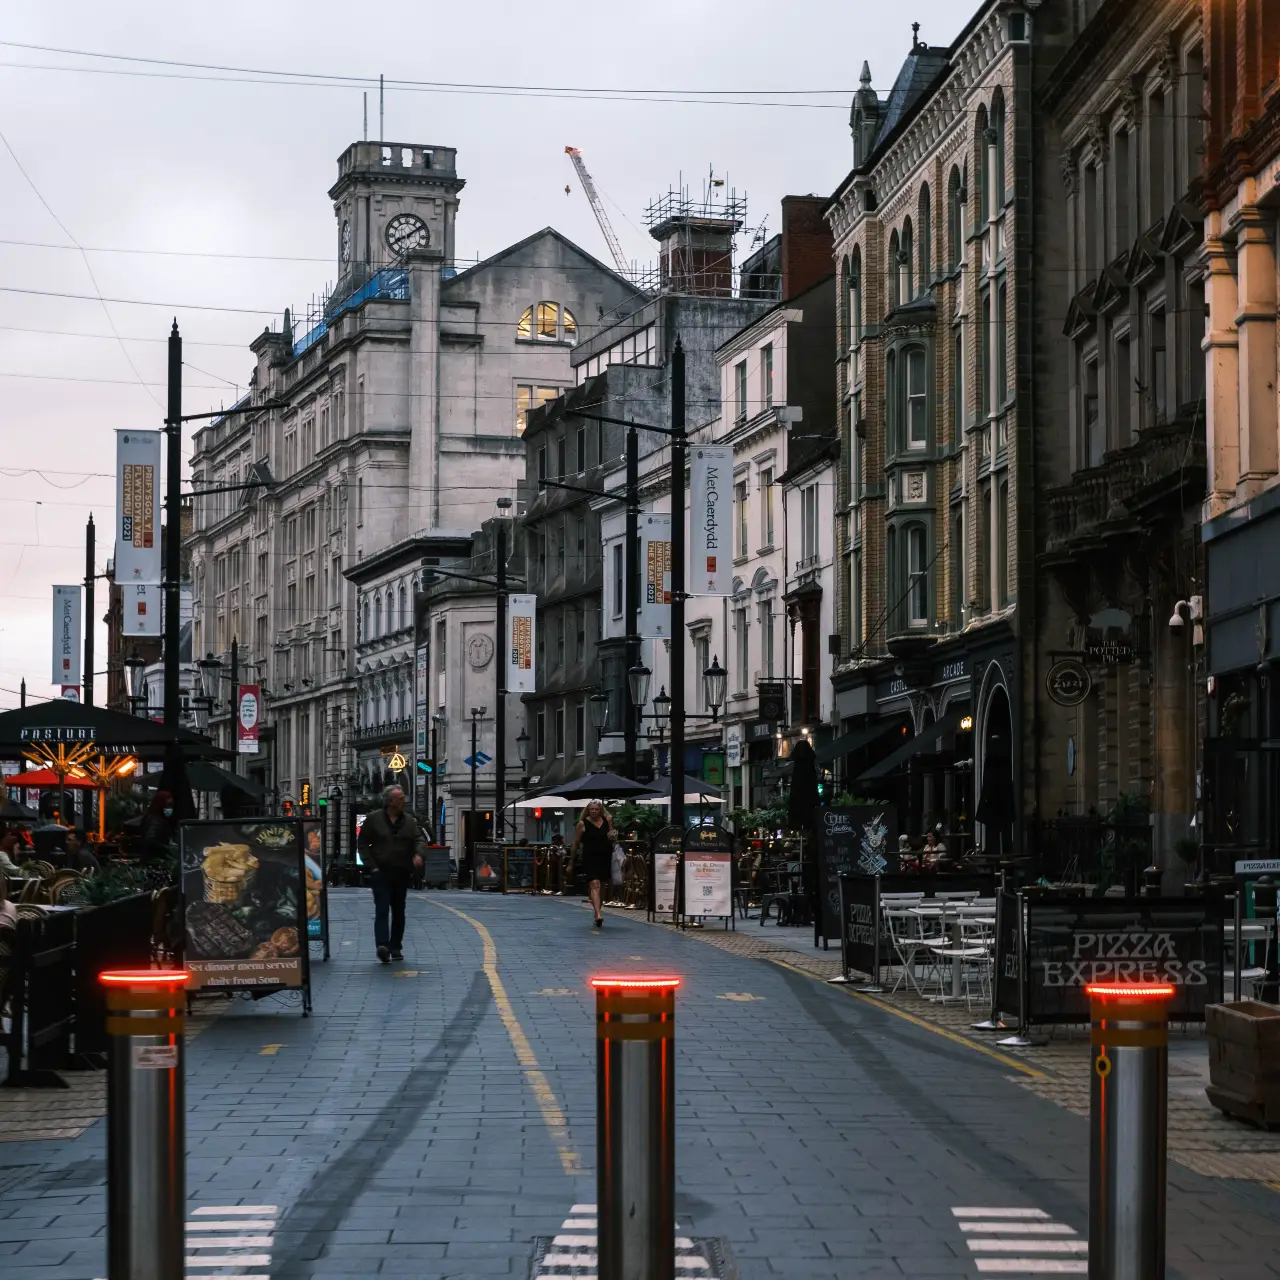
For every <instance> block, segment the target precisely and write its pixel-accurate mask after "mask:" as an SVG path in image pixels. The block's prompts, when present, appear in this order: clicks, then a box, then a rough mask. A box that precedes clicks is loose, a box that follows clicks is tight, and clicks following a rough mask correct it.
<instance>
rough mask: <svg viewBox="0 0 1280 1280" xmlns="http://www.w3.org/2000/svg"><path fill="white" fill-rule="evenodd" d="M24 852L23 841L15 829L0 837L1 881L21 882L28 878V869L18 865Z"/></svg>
mask: <svg viewBox="0 0 1280 1280" xmlns="http://www.w3.org/2000/svg"><path fill="white" fill-rule="evenodd" d="M22 852H23V844H22V840H21V838H20V837H19V835H18V833H17V831H15V830H14V829H13V828H10V829H9V830H8V831H6V832H5V833H4V835H2V836H0V880H3V879H5V878H8V879H10V880H20V879H24V878H25V877H26V876H27V874H28V872H27V871H26V869H25V868H24V867H20V866H19V865H18V858H19V856H20V855H21V854H22Z"/></svg>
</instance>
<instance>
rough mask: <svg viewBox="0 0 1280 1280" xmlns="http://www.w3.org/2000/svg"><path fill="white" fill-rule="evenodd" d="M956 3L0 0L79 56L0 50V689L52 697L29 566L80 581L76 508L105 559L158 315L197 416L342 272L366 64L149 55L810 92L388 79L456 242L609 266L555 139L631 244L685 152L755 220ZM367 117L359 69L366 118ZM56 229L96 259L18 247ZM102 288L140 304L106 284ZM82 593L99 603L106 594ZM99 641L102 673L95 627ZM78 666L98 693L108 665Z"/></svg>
mask: <svg viewBox="0 0 1280 1280" xmlns="http://www.w3.org/2000/svg"><path fill="white" fill-rule="evenodd" d="M973 2H974V3H976V0H973ZM971 9H972V3H971V2H970V0H963V2H958V0H915V3H913V4H912V5H911V6H910V7H909V8H906V9H904V10H897V8H896V6H894V5H892V4H884V3H881V2H879V0H874V2H873V0H844V3H842V4H841V3H831V0H827V2H826V3H823V2H821V0H791V3H789V4H787V5H784V6H780V5H778V4H777V3H776V0H769V2H768V3H766V2H765V0H737V2H736V3H733V4H729V3H724V2H723V0H647V3H645V4H643V5H635V4H628V5H619V4H599V5H584V4H581V3H577V4H568V3H563V0H542V2H540V3H536V4H535V3H514V2H504V3H494V2H493V0H472V2H471V3H469V4H462V5H458V4H450V5H441V4H419V5H412V4H403V3H400V4H378V5H368V6H356V5H351V4H339V3H335V2H334V0H310V2H309V3H306V4H303V3H298V2H278V3H275V4H270V5H263V4H261V3H256V2H255V3H252V4H250V3H247V2H246V0H221V3H219V4H215V5H200V6H196V5H190V4H176V5H175V4H173V3H169V4H164V5H161V4H153V3H137V2H136V0H112V3H110V4H105V5H104V4H101V3H89V2H88V0H63V2H62V3H60V4H57V5H52V4H47V3H45V2H44V0H15V2H14V3H12V4H9V5H7V6H5V11H4V20H3V22H2V23H0V40H3V41H9V42H16V43H24V44H30V45H44V46H50V47H54V48H57V49H61V50H66V51H70V52H47V51H42V50H35V49H22V48H15V47H13V44H12V43H11V44H8V45H0V131H2V132H3V135H4V138H5V139H6V141H7V143H8V146H9V147H10V148H12V153H13V154H12V155H11V154H10V152H9V151H8V150H6V149H5V147H4V146H3V145H0V193H2V194H0V241H3V243H0V286H2V288H0V388H2V398H0V405H2V406H3V408H2V409H0V413H2V414H3V417H2V418H0V422H2V423H3V431H2V432H0V518H2V519H3V529H4V532H3V534H0V707H5V706H14V705H16V703H17V699H16V697H15V696H14V691H16V690H17V688H18V681H19V680H20V679H21V678H22V677H23V676H26V678H27V684H28V690H29V692H30V694H31V695H32V696H33V697H41V696H47V695H48V694H50V693H51V692H55V690H54V689H53V687H52V686H51V685H50V684H49V682H48V681H49V673H50V657H49V651H50V618H51V592H50V587H51V585H52V584H53V583H70V582H79V581H81V580H82V577H83V573H84V552H83V546H84V541H83V538H84V533H83V531H84V524H85V521H86V519H87V517H88V514H89V512H90V510H92V511H93V512H94V513H95V518H96V520H97V523H98V527H99V529H100V531H101V532H100V535H99V541H98V561H99V566H98V567H99V569H100V570H101V569H102V568H103V567H105V562H106V558H107V556H109V555H110V554H111V548H110V546H109V545H107V541H108V537H109V531H110V529H111V527H112V505H113V501H114V498H113V493H114V489H113V483H112V479H111V472H112V468H113V466H114V438H115V437H114V434H113V433H114V431H115V429H117V428H121V427H158V426H159V425H160V420H161V418H162V416H163V401H164V387H163V381H164V376H165V347H164V339H165V336H166V334H167V333H168V329H169V324H170V322H171V320H172V318H173V316H175V315H176V316H177V318H178V323H179V325H180V327H181V329H182V333H183V337H184V339H185V341H186V352H185V354H186V370H185V383H184V385H185V400H184V408H185V410H186V412H188V413H194V412H199V411H201V410H203V409H207V408H217V407H218V406H219V405H221V404H230V403H231V401H232V400H233V399H234V398H235V395H236V390H237V388H236V384H237V383H239V384H240V386H241V387H243V384H244V380H245V379H246V378H247V376H248V372H249V368H250V363H251V357H250V355H249V352H248V350H247V349H246V346H245V344H246V343H247V342H248V341H249V340H250V339H251V338H252V337H253V336H254V335H255V334H256V333H258V332H260V331H261V329H262V327H263V325H264V324H265V323H266V322H267V321H268V320H269V319H273V318H276V317H278V315H279V313H280V312H281V311H283V309H284V307H286V306H291V307H293V308H294V312H295V315H296V314H297V313H298V312H299V311H302V312H303V313H305V309H306V306H307V305H308V303H309V302H310V301H311V299H312V297H313V295H319V294H322V293H323V291H324V289H325V286H326V285H327V284H328V283H329V282H331V281H332V280H333V278H334V276H335V274H336V272H335V264H334V261H333V258H334V253H335V249H336V235H335V229H334V221H333V212H332V206H331V204H330V202H329V199H328V197H327V195H326V192H327V190H328V188H329V187H330V186H331V185H332V183H333V182H334V180H335V177H336V161H337V157H338V155H339V154H340V153H341V152H342V151H343V149H344V148H345V147H347V146H348V145H349V144H350V143H351V142H353V141H356V140H358V139H359V138H360V136H361V109H362V104H361V94H362V89H363V87H364V86H362V85H360V84H352V85H350V87H347V86H346V85H335V86H333V87H315V86H311V85H306V84H300V83H297V82H294V83H288V80H289V77H288V76H283V75H280V76H276V77H275V79H276V80H277V81H284V83H244V82H243V81H244V77H241V78H240V79H239V80H233V79H224V80H222V81H221V82H214V81H212V80H210V79H207V78H204V79H202V78H197V77H211V76H225V77H230V76H234V75H236V74H238V73H236V72H209V71H204V70H197V69H190V70H184V69H182V68H177V67H171V66H164V65H160V62H163V61H166V60H167V61H177V62H187V63H201V64H218V65H222V66H226V67H231V68H250V69H258V68H260V69H264V70H267V71H271V72H280V73H283V72H293V73H297V72H305V73H320V74H321V75H325V76H331V77H354V78H357V79H359V78H361V77H369V78H371V79H372V80H374V81H375V82H376V78H377V76H378V74H379V73H383V74H385V75H386V76H387V77H388V78H389V79H393V78H399V79H404V80H417V81H433V82H446V81H447V82H450V83H454V84H457V83H467V84H477V85H486V86H547V87H551V88H578V89H587V90H601V91H608V92H612V93H614V94H623V93H625V92H626V91H634V90H663V91H667V92H665V93H664V94H657V95H652V96H653V97H661V96H667V97H674V98H688V97H689V96H690V95H691V91H694V90H709V89H712V90H731V91H734V92H733V93H732V94H731V95H727V96H731V97H734V98H736V99H738V100H739V101H746V100H747V99H753V100H755V101H759V100H761V99H762V98H763V99H764V100H767V101H769V102H773V103H783V102H791V103H820V104H827V105H826V106H825V107H819V108H814V107H810V106H758V105H724V104H716V105H704V104H702V103H690V102H688V101H677V102H661V101H653V100H647V101H646V100H639V101H619V100H614V101H606V100H600V99H586V100H583V99H578V100H573V99H565V98H556V97H541V98H534V97H530V96H528V95H515V94H513V93H510V92H507V93H495V92H491V91H487V90H486V91H484V92H467V93H460V92H440V91H418V90H408V89H404V88H400V89H396V88H392V89H389V90H388V92H387V98H386V125H385V133H384V137H385V138H386V139H387V140H388V141H395V142H408V143H419V144H421V143H435V144H439V145H445V146H453V147H457V149H458V170H459V173H460V175H461V176H463V177H465V178H466V180H467V186H466V189H465V190H464V191H463V193H462V204H461V209H460V213H459V220H458V233H457V252H458V255H459V256H460V257H462V256H467V257H471V256H474V255H476V254H481V255H488V254H490V253H493V252H495V251H497V250H498V249H500V248H502V247H503V246H504V245H506V244H509V243H512V242H513V241H516V240H519V239H521V238H522V237H524V236H526V235H528V234H529V233H531V232H533V231H536V230H538V229H539V228H540V227H543V226H546V225H551V226H554V227H555V228H557V229H558V230H559V231H561V232H563V233H564V234H565V235H567V236H569V237H570V238H571V239H573V240H576V241H577V242H578V243H579V244H581V245H582V246H583V247H584V248H586V249H587V250H589V251H590V252H592V253H595V254H597V255H598V256H599V257H601V258H607V250H606V247H605V244H604V241H603V238H602V236H601V234H600V232H599V230H598V228H597V226H596V224H595V221H594V219H593V217H592V214H591V211H590V208H589V206H588V204H587V201H586V198H585V196H584V195H583V193H582V191H581V189H580V187H579V184H578V181H577V178H576V176H575V174H574V173H573V170H572V168H571V165H570V161H569V159H568V157H567V156H566V155H565V154H564V147H565V145H566V144H569V143H571V144H573V145H575V146H578V147H581V148H582V149H583V152H584V155H585V158H586V161H587V164H588V167H589V168H590V170H591V172H592V175H593V177H594V178H595V180H596V183H597V185H598V186H599V187H600V189H601V190H602V192H603V193H604V195H605V197H606V201H607V205H608V210H609V214H610V217H611V219H612V221H613V224H614V227H615V228H616V230H617V232H618V236H619V238H620V239H621V241H622V244H623V247H624V250H625V251H626V253H627V254H628V255H629V256H634V257H635V258H636V259H637V260H640V261H648V260H649V259H651V257H652V253H651V250H652V242H651V241H650V240H649V239H648V237H647V236H646V235H645V234H644V232H643V230H642V228H643V211H644V207H645V205H646V204H647V203H648V202H649V201H650V200H651V199H652V198H653V197H654V196H656V195H658V194H660V193H662V192H664V191H665V190H666V189H667V187H668V186H669V185H674V184H676V183H677V182H678V180H679V178H680V175H681V173H683V174H684V177H685V180H686V181H688V182H689V183H690V184H691V185H692V186H693V187H694V190H695V192H696V191H698V190H699V189H700V184H701V182H702V180H703V179H704V177H705V175H706V174H707V171H708V169H709V168H714V171H715V173H716V175H717V176H727V178H728V181H729V183H730V184H731V185H733V186H736V187H737V188H738V190H739V192H742V191H745V192H746V193H747V196H748V200H749V219H748V221H749V223H750V224H751V225H753V226H755V225H758V224H759V223H760V222H761V221H762V220H764V219H765V218H767V220H768V232H769V234H772V233H773V232H775V231H776V230H777V229H778V225H779V212H778V202H779V200H780V199H781V197H782V196H783V195H786V194H788V193H797V194H804V193H809V192H815V193H819V194H824V195H825V194H829V193H830V192H831V190H832V189H833V188H834V187H835V185H836V184H837V183H838V182H839V180H840V179H841V177H842V176H843V175H844V174H845V173H846V172H847V171H848V168H849V165H850V162H851V143H850V138H849V130H848V111H849V98H850V95H851V93H852V91H853V89H854V88H856V86H857V80H858V73H859V70H860V69H861V66H862V62H863V59H867V60H868V61H869V62H870V64H871V68H872V72H873V76H874V83H875V85H876V87H877V88H878V89H879V90H880V92H881V93H882V94H883V93H884V92H885V91H886V90H887V89H888V87H889V85H890V84H891V83H892V80H893V77H894V75H895V74H896V72H897V69H898V67H899V65H900V64H901V62H902V59H903V58H904V57H905V55H906V53H907V51H908V50H909V48H910V45H911V29H910V23H911V22H912V21H918V22H920V24H921V32H920V36H921V39H922V40H925V41H927V42H929V43H931V44H935V45H940V44H946V43H948V42H949V41H950V40H951V39H952V38H953V37H954V36H955V35H956V33H957V32H958V31H959V29H960V27H961V26H962V25H963V23H964V22H965V21H966V20H967V19H968V17H969V16H970V13H971ZM175 15H181V18H182V25H181V26H179V25H177V24H176V23H175V21H174V17H175ZM76 51H81V52H93V53H109V54H123V55H128V56H129V57H131V58H138V59H143V58H145V59H155V60H158V61H157V62H156V63H153V64H149V65H148V64H144V63H130V62H121V61H114V60H108V59H102V58H90V57H82V56H75V52H76ZM35 68H39V69H35ZM54 68H74V70H66V69H63V70H55V69H54ZM121 71H127V72H130V73H134V74H118V73H119V72H121ZM139 73H140V74H139ZM769 90H773V91H775V93H774V94H773V95H772V96H771V95H770V94H769V93H767V92H765V93H761V91H769ZM822 90H832V91H833V92H831V93H821V92H819V91H822ZM782 91H789V92H786V93H783V92H782ZM631 96H632V97H634V98H641V99H643V98H644V96H645V95H642V94H639V93H633V94H632V95H631ZM377 110H378V104H377V91H376V83H375V86H374V88H373V90H372V92H370V94H369V131H370V132H369V136H370V137H371V138H376V137H377V136H378V134H377V130H378V123H377ZM15 156H16V162H15V159H14V157H15ZM19 164H20V165H21V168H22V169H23V170H25V171H26V174H27V175H28V177H29V178H30V184H29V183H28V182H27V181H26V180H25V179H24V178H23V175H22V172H21V171H20V170H19V167H18V165H19ZM566 184H567V185H569V186H570V187H571V191H570V193H569V194H568V195H566V194H565V190H564V188H565V186H566ZM33 187H34V189H33ZM37 191H38V193H39V194H38V195H37ZM41 197H42V198H43V201H44V202H47V206H48V207H47V208H46V207H45V204H44V203H42V199H41ZM59 222H61V224H62V226H61V227H60V226H59ZM63 228H65V231H64V229H63ZM72 239H74V241H76V242H78V243H79V244H80V245H82V246H83V247H84V248H85V249H86V250H89V251H90V252H88V253H87V254H85V255H82V254H81V253H80V252H78V251H77V250H75V249H74V248H69V247H61V248H58V247H54V248H45V247H34V246H36V245H41V246H46V245H47V246H70V245H71V244H72ZM15 241H21V242H27V243H23V244H15V243H13V242H15ZM99 249H108V250H115V251H116V252H110V253H100V252H92V250H99ZM122 250H141V251H143V252H120V251H122ZM185 255H192V256H185ZM199 255H208V256H203V257H202V256H199ZM91 273H92V274H91ZM15 290H32V291H38V292H32V293H22V292H15ZM50 293H61V294H77V295H88V299H87V300H83V299H74V298H64V297H51V296H45V295H47V294H50ZM98 295H100V296H101V297H103V298H107V299H133V300H139V301H145V302H151V303H156V304H160V305H154V306H131V305H125V304H124V303H122V302H109V303H107V304H105V305H104V304H102V303H100V302H98V301H96V296H98ZM209 308H228V310H221V311H219V310H212V309H209ZM277 323H278V321H277ZM37 330H45V331H49V330H56V331H59V332H58V333H57V334H54V333H49V332H35V331H37ZM113 331H114V332H115V333H118V334H119V336H120V338H121V339H122V341H117V339H116V337H115V336H113ZM67 335H76V336H67ZM80 335H100V336H80ZM141 384H147V385H146V386H144V385H141ZM30 469H39V471H40V472H41V473H43V474H42V475H38V474H35V473H34V471H33V470H30ZM99 601H100V602H102V606H103V607H105V594H104V593H102V592H100V594H99ZM98 612H99V613H101V612H102V608H100V609H99V610H98ZM97 648H98V655H99V658H98V662H97V664H96V665H97V666H98V667H99V669H102V668H103V667H105V661H106V659H105V654H106V640H105V633H104V629H103V628H102V627H101V626H100V627H99V632H98V647H97ZM98 687H99V689H100V690H103V692H104V693H105V679H104V678H103V677H102V676H99V680H98ZM100 696H101V695H100Z"/></svg>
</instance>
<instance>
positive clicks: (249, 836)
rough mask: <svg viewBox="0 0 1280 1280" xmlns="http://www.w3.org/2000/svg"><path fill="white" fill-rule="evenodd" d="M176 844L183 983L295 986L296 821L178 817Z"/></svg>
mask: <svg viewBox="0 0 1280 1280" xmlns="http://www.w3.org/2000/svg"><path fill="white" fill-rule="evenodd" d="M181 847H182V890H183V896H184V903H185V906H184V917H185V920H184V923H185V933H186V948H185V953H184V954H185V959H186V967H187V970H188V972H189V973H190V974H191V988H192V989H193V990H199V989H200V988H201V987H264V986H267V987H295V988H296V987H302V986H303V985H304V984H305V966H304V958H303V957H304V952H305V947H306V939H307V933H308V923H307V922H308V915H309V902H308V893H307V877H306V872H305V866H304V855H303V832H302V824H301V822H300V821H299V820H297V819H293V820H291V819H287V818H258V819H252V818H246V819H241V820H239V821H236V822H197V823H184V824H183V825H182V827H181Z"/></svg>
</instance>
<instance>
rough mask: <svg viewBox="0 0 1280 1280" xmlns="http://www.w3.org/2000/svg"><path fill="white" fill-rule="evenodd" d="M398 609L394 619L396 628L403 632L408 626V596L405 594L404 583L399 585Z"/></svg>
mask: <svg viewBox="0 0 1280 1280" xmlns="http://www.w3.org/2000/svg"><path fill="white" fill-rule="evenodd" d="M399 603H400V608H399V612H398V615H397V619H396V626H397V627H399V628H400V629H401V630H403V629H404V628H405V627H407V626H408V625H409V606H408V596H407V595H406V594H405V589H404V583H403V582H402V583H401V584H400V601H399Z"/></svg>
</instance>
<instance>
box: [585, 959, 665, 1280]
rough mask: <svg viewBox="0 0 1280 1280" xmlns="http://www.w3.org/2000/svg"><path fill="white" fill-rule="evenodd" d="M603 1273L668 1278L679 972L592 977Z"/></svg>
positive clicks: (624, 1279)
mask: <svg viewBox="0 0 1280 1280" xmlns="http://www.w3.org/2000/svg"><path fill="white" fill-rule="evenodd" d="M591 985H592V986H593V987H594V988H595V991H596V1213H597V1216H598V1221H599V1226H598V1237H599V1239H598V1249H599V1263H598V1268H599V1269H598V1276H599V1280H674V1277H675V1270H676V1147H675V1140H676V1110H675V1108H676V1080H675V1049H676V1041H675V1034H676V1032H675V1015H676V988H677V987H678V986H679V985H680V979H679V978H641V977H605V978H592V979H591Z"/></svg>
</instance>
